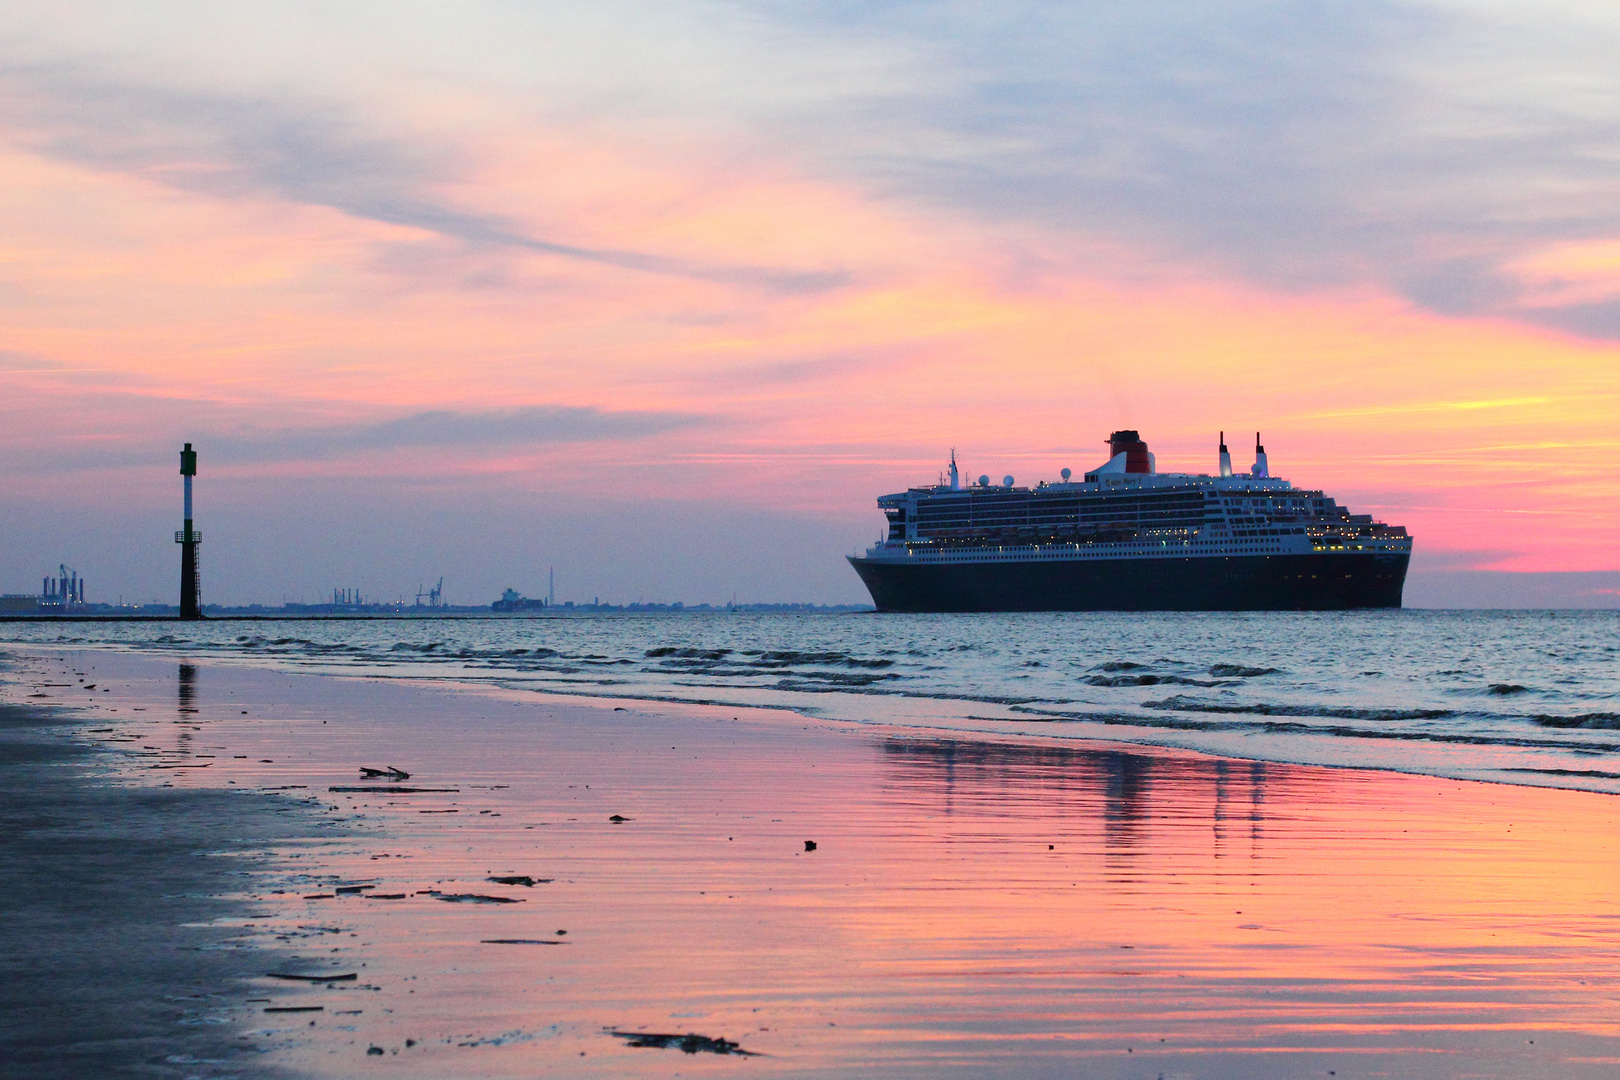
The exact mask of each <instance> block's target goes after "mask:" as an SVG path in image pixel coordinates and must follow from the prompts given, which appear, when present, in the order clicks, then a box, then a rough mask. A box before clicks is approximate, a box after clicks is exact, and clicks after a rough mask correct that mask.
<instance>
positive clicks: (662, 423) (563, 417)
mask: <svg viewBox="0 0 1620 1080" xmlns="http://www.w3.org/2000/svg"><path fill="white" fill-rule="evenodd" d="M712 422H713V421H712V420H711V419H710V418H708V417H704V416H701V415H697V414H694V413H681V412H658V411H646V412H640V411H622V412H613V411H605V410H602V409H594V408H572V407H563V406H531V407H528V408H519V409H502V410H492V411H484V412H451V411H448V410H436V411H432V412H419V413H413V414H411V415H409V416H402V417H399V418H397V419H393V420H383V421H379V422H375V423H365V424H335V425H323V426H312V427H299V428H284V429H279V430H269V431H265V432H262V433H259V434H255V435H247V436H217V437H215V438H213V439H210V440H208V441H207V444H206V445H207V452H208V456H209V457H210V458H213V459H215V460H218V461H221V462H224V463H227V464H237V463H247V462H258V461H288V460H319V459H322V458H335V457H342V456H345V455H349V454H354V453H358V452H363V451H377V450H397V449H407V448H418V447H471V448H496V447H516V446H526V445H536V444H547V443H577V442H601V441H610V440H627V439H645V438H650V437H652V436H655V435H661V434H663V433H665V432H669V431H677V430H680V429H683V428H691V427H696V426H700V425H703V424H707V423H712ZM198 445H199V448H201V447H202V446H203V445H204V444H203V443H199V444H198Z"/></svg>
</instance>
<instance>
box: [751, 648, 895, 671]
mask: <svg viewBox="0 0 1620 1080" xmlns="http://www.w3.org/2000/svg"><path fill="white" fill-rule="evenodd" d="M751 655H755V656H757V657H758V658H759V659H757V660H754V661H751V663H755V664H758V665H760V666H761V667H784V666H786V665H789V664H814V665H820V666H823V667H825V666H827V665H831V664H840V665H843V666H844V667H857V668H886V667H893V666H894V661H893V660H865V659H862V658H861V657H859V656H851V655H849V653H846V652H801V651H799V650H797V649H776V650H772V651H771V652H762V653H754V654H751Z"/></svg>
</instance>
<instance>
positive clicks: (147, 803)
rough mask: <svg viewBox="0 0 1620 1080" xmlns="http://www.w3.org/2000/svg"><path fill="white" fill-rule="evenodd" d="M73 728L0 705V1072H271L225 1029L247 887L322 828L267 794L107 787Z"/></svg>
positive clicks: (259, 1052)
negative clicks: (271, 857)
mask: <svg viewBox="0 0 1620 1080" xmlns="http://www.w3.org/2000/svg"><path fill="white" fill-rule="evenodd" d="M5 674H6V675H7V676H10V677H15V676H16V674H17V673H16V672H6V673H5ZM52 674H53V675H54V674H55V673H54V672H53V673H52ZM47 681H58V680H57V679H55V678H53V677H48V678H47ZM85 726H87V725H83V724H81V723H78V722H76V721H75V719H74V716H73V714H72V713H70V712H67V711H64V710H63V709H62V708H61V707H60V706H53V705H49V704H43V705H34V706H32V707H30V706H18V705H0V777H3V780H0V1058H3V1061H4V1065H3V1068H0V1072H3V1073H4V1075H6V1076H8V1077H17V1078H24V1077H28V1078H33V1077H40V1078H45V1077H64V1078H66V1077H73V1078H77V1077H90V1076H97V1077H100V1076H106V1077H120V1076H131V1077H135V1076H138V1077H198V1076H201V1077H212V1076H255V1077H275V1076H282V1075H286V1073H285V1071H284V1070H283V1069H281V1068H280V1067H278V1066H277V1065H276V1064H275V1063H274V1062H273V1061H271V1060H269V1059H268V1057H267V1056H266V1054H265V1051H266V1050H267V1049H268V1044H267V1042H266V1041H265V1040H263V1039H257V1038H253V1037H251V1036H247V1035H245V1034H244V1033H243V1032H242V1031H241V1030H239V1029H238V1027H237V1026H236V1025H235V1024H234V1023H233V1021H235V1020H240V1019H241V1018H243V1017H246V1016H249V1015H251V1014H254V1013H256V1012H257V1009H255V1008H253V1007H251V1006H247V1005H246V1004H245V1003H244V1002H245V999H246V998H250V997H253V996H254V994H253V992H252V991H251V989H250V986H249V983H250V980H252V979H255V978H257V977H258V976H260V975H261V974H262V973H263V970H264V965H263V959H262V957H260V956H258V955H256V954H255V953H254V952H253V951H252V949H251V948H250V941H251V937H252V936H253V931H252V930H251V929H250V928H249V927H250V924H251V923H252V922H253V921H254V916H255V915H256V914H258V913H259V910H260V905H257V904H255V903H254V902H253V901H252V899H251V897H252V896H253V890H252V888H251V886H252V885H253V884H254V883H256V882H258V881H259V880H260V879H262V878H264V877H265V876H267V875H268V874H270V873H271V869H270V867H269V865H268V860H267V859H266V858H265V857H264V854H263V852H264V851H265V850H266V849H267V848H268V847H270V846H272V845H283V846H285V845H294V844H300V843H307V842H311V841H314V842H319V841H320V840H321V839H322V838H323V837H330V836H332V835H334V834H335V833H336V832H337V830H334V829H333V828H331V827H330V826H322V825H321V824H319V823H317V822H316V821H314V820H312V819H311V817H310V816H309V815H306V814H294V815H288V814H286V813H279V812H278V811H284V810H285V809H286V800H283V799H277V798H274V797H270V796H263V795H255V794H239V793H236V792H224V791H216V790H208V789H203V788H191V789H173V788H167V789H166V788H162V787H155V786H151V785H148V784H145V783H141V784H135V785H120V784H116V783H113V782H110V780H109V778H108V776H107V775H106V774H105V762H104V761H102V760H99V759H101V758H102V757H103V756H104V755H102V754H99V753H97V752H96V751H95V750H93V749H91V748H90V747H89V746H87V745H86V743H85V741H84V740H82V739H72V738H70V736H71V735H72V734H73V733H74V732H76V731H78V730H82V728H83V727H85ZM98 726H99V725H98ZM244 885H246V886H248V889H247V890H246V891H244Z"/></svg>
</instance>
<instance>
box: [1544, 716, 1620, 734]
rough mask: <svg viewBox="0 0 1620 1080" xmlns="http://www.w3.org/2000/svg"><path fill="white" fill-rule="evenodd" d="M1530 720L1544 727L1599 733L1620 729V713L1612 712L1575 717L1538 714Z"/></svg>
mask: <svg viewBox="0 0 1620 1080" xmlns="http://www.w3.org/2000/svg"><path fill="white" fill-rule="evenodd" d="M1530 719H1531V720H1533V721H1535V722H1536V723H1538V724H1540V725H1541V726H1542V727H1550V728H1591V729H1594V730H1598V731H1604V730H1608V731H1613V730H1616V729H1620V713H1612V712H1589V713H1579V714H1577V715H1575V716H1548V715H1546V714H1541V713H1538V714H1537V715H1535V716H1532V717H1530Z"/></svg>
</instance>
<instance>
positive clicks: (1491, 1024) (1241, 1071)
mask: <svg viewBox="0 0 1620 1080" xmlns="http://www.w3.org/2000/svg"><path fill="white" fill-rule="evenodd" d="M883 758H884V762H885V765H886V770H885V776H884V783H883V787H884V796H885V799H886V800H887V802H888V803H889V806H890V813H891V814H893V816H895V817H896V818H897V819H900V820H909V821H911V822H914V823H915V826H916V828H918V830H919V831H920V832H921V833H924V834H926V836H927V839H928V845H927V847H928V850H929V851H930V857H929V858H928V859H927V860H926V862H921V861H915V860H906V859H898V860H888V859H886V860H885V865H886V866H890V867H894V868H895V869H896V870H897V871H898V872H897V873H894V874H892V875H890V877H889V880H888V888H889V890H890V893H889V898H890V903H889V904H887V905H878V906H876V907H875V908H874V909H873V910H872V911H870V912H868V913H866V916H865V918H866V920H867V921H866V923H865V925H863V926H861V927H860V931H859V934H858V936H859V937H860V938H861V939H862V940H863V942H864V947H865V948H866V949H867V950H868V951H869V954H868V958H867V965H866V966H867V968H868V970H869V972H871V973H873V974H874V975H876V974H879V973H882V974H885V975H888V976H890V977H892V978H893V979H894V980H895V982H896V983H898V984H906V983H908V982H909V983H911V984H912V985H914V986H915V987H916V990H917V997H916V999H915V1001H914V1002H913V1009H914V1019H915V1022H916V1023H915V1026H914V1027H912V1028H911V1036H912V1037H913V1038H916V1039H918V1040H919V1041H923V1042H935V1043H936V1046H935V1049H936V1050H937V1051H939V1052H944V1051H945V1043H946V1041H948V1043H949V1045H950V1047H951V1050H950V1055H952V1056H960V1055H973V1054H974V1053H975V1048H977V1049H978V1050H979V1051H983V1052H984V1059H985V1060H986V1061H990V1060H995V1059H996V1058H997V1057H999V1056H1001V1055H1000V1054H998V1053H997V1052H996V1051H995V1050H992V1047H999V1048H1000V1050H1001V1051H1002V1052H1005V1051H1006V1050H1007V1049H1008V1047H1007V1040H1009V1039H1015V1040H1020V1042H1019V1043H1018V1045H1019V1046H1020V1050H1019V1054H1020V1055H1022V1054H1025V1053H1027V1054H1029V1055H1033V1056H1034V1057H1036V1058H1039V1059H1045V1060H1050V1061H1051V1062H1052V1063H1053V1065H1054V1068H1053V1069H1052V1071H1053V1072H1061V1071H1062V1070H1061V1069H1059V1068H1057V1067H1056V1066H1057V1064H1058V1062H1060V1061H1063V1060H1069V1061H1070V1062H1071V1064H1072V1063H1073V1058H1074V1057H1075V1056H1076V1055H1077V1054H1078V1055H1082V1056H1084V1057H1086V1058H1088V1059H1091V1060H1088V1061H1087V1063H1086V1064H1085V1065H1084V1066H1083V1071H1084V1073H1085V1074H1086V1075H1113V1074H1116V1073H1117V1074H1119V1075H1136V1074H1141V1075H1156V1073H1155V1072H1154V1071H1153V1069H1154V1068H1155V1067H1162V1068H1163V1069H1164V1070H1165V1072H1166V1075H1169V1074H1170V1073H1171V1072H1178V1073H1180V1072H1187V1071H1188V1070H1190V1074H1191V1075H1200V1076H1202V1075H1243V1076H1253V1075H1268V1076H1269V1075H1306V1074H1314V1075H1326V1070H1327V1069H1328V1068H1334V1069H1335V1071H1336V1072H1337V1074H1338V1075H1340V1076H1344V1075H1349V1074H1359V1073H1361V1072H1364V1071H1366V1070H1369V1069H1370V1070H1373V1071H1377V1070H1380V1069H1389V1068H1393V1069H1394V1071H1395V1072H1396V1073H1398V1074H1400V1075H1447V1076H1449V1075H1454V1074H1456V1073H1459V1072H1474V1071H1476V1070H1478V1069H1480V1068H1483V1069H1484V1074H1485V1075H1535V1074H1537V1073H1538V1071H1539V1070H1540V1069H1541V1068H1543V1067H1545V1068H1548V1069H1551V1070H1552V1071H1556V1072H1560V1073H1562V1074H1565V1075H1567V1074H1569V1071H1571V1070H1573V1071H1574V1072H1580V1071H1581V1070H1583V1069H1589V1070H1600V1069H1601V1068H1612V1067H1613V1064H1614V1063H1616V1062H1617V1061H1620V1059H1617V1058H1616V1057H1615V1056H1614V1054H1615V1048H1614V1046H1613V1044H1612V1041H1611V1040H1612V1038H1613V1036H1614V1035H1615V1034H1616V1033H1617V1031H1620V1025H1617V1017H1616V1013H1615V1010H1614V1008H1613V991H1614V988H1615V987H1616V986H1617V985H1620V978H1617V976H1620V954H1617V950H1616V945H1615V939H1614V936H1613V934H1612V929H1611V927H1612V925H1613V923H1612V920H1614V919H1615V918H1616V917H1617V916H1620V904H1617V903H1616V895H1617V894H1616V886H1617V885H1620V870H1617V869H1616V867H1615V865H1614V862H1613V860H1612V858H1611V857H1610V855H1609V851H1610V849H1611V848H1612V843H1613V838H1614V836H1615V824H1616V815H1615V813H1614V809H1613V807H1612V805H1611V804H1612V802H1613V800H1612V799H1611V798H1609V797H1606V796H1602V795H1588V794H1584V793H1581V794H1577V793H1570V792H1552V791H1543V790H1537V789H1529V788H1503V787H1499V786H1492V785H1483V784H1469V783H1458V782H1453V781H1442V780H1431V779H1428V778H1419V777H1405V776H1398V775H1391V774H1380V773H1369V772H1354V771H1334V770H1326V769H1310V768H1298V767H1293V766H1278V765H1267V764H1262V763H1245V762H1234V761H1225V760H1216V759H1207V758H1198V757H1190V756H1184V755H1169V754H1165V755H1154V754H1151V753H1148V754H1144V753H1137V752H1125V751H1088V750H1071V749H1065V748H1061V747H1057V748H1054V747H1051V746H1036V745H1008V744H982V743H968V742H957V741H948V740H942V741H932V740H902V739H891V740H888V741H887V742H885V743H884V745H883ZM1573 802H1578V803H1583V804H1584V810H1585V811H1586V812H1587V814H1589V815H1590V816H1588V817H1585V818H1582V819H1581V820H1582V821H1583V826H1582V828H1581V829H1578V830H1572V829H1570V828H1569V827H1568V823H1569V821H1570V820H1571V819H1570V817H1569V811H1570V809H1571V807H1572V803H1573ZM923 838H924V837H923V836H919V837H918V839H923ZM1597 987H1603V988H1605V989H1604V990H1603V991H1602V992H1595V990H1594V988H1597ZM941 1013H944V1014H947V1015H949V1016H950V1023H949V1024H948V1036H947V1035H946V1033H945V1032H942V1031H941V1029H940V1024H939V1023H938V1020H939V1016H940V1014H941ZM903 1026H904V1025H903ZM1594 1036H1596V1037H1597V1038H1593V1037H1594ZM1122 1053H1123V1054H1126V1055H1127V1056H1129V1057H1131V1058H1132V1059H1133V1062H1134V1064H1133V1065H1132V1066H1131V1067H1130V1068H1127V1067H1125V1066H1124V1065H1123V1064H1122V1063H1120V1062H1119V1061H1118V1056H1119V1055H1120V1054H1122ZM1335 1061H1336V1062H1338V1065H1336V1066H1335V1065H1333V1064H1332V1063H1333V1062H1335ZM1110 1062H1112V1064H1109V1063H1110ZM1154 1062H1157V1063H1158V1064H1157V1066H1155V1065H1153V1064H1152V1063H1154ZM1538 1062H1539V1063H1540V1064H1539V1065H1538V1064H1537V1063H1538ZM1024 1064H1025V1065H1032V1063H1031V1062H1029V1061H1025V1062H1024ZM1143 1068H1147V1069H1148V1071H1147V1072H1145V1073H1143V1072H1142V1071H1141V1070H1142V1069H1143ZM1347 1070H1349V1072H1347ZM1021 1071H1027V1070H1021Z"/></svg>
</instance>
